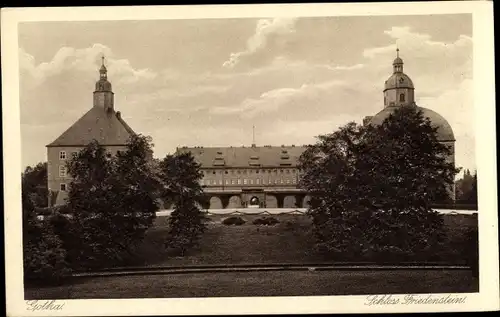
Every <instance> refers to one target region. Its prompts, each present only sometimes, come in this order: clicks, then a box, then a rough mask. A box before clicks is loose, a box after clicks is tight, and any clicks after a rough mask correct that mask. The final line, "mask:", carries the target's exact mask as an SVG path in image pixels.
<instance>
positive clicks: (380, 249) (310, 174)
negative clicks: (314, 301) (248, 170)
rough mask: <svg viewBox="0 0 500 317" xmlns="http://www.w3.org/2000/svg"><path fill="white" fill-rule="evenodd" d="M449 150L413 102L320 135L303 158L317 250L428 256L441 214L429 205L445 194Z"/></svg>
mask: <svg viewBox="0 0 500 317" xmlns="http://www.w3.org/2000/svg"><path fill="white" fill-rule="evenodd" d="M448 154H450V152H449V149H448V148H447V147H446V146H445V145H443V144H441V143H439V142H438V140H437V138H436V129H435V128H433V127H432V126H431V124H430V122H429V120H427V119H425V118H424V117H423V116H422V113H421V112H420V111H418V109H417V108H416V107H401V108H399V109H397V110H396V111H395V112H394V113H393V114H392V115H390V116H389V117H388V118H387V119H386V120H385V121H384V122H383V123H382V124H381V125H380V126H371V125H368V126H358V125H356V124H354V123H350V124H348V125H346V126H345V127H342V128H340V130H339V131H336V132H334V133H332V134H330V135H325V136H320V137H319V140H318V142H317V143H316V144H315V145H312V146H310V147H309V148H308V149H307V150H306V151H305V152H304V154H303V155H302V156H301V158H300V168H301V169H302V172H303V177H302V180H301V183H300V185H301V186H302V187H303V188H305V189H306V190H307V191H308V192H309V193H310V194H311V201H310V208H309V214H310V215H311V216H312V217H313V224H314V230H315V233H316V236H317V238H318V245H317V246H318V248H319V249H320V250H321V251H323V252H325V254H328V255H332V256H335V257H343V258H359V257H365V256H366V257H371V258H381V259H384V260H391V259H404V258H405V257H407V256H413V257H414V256H416V255H420V256H423V255H427V256H428V255H429V254H432V252H430V250H431V249H432V248H436V247H437V246H438V245H439V243H440V241H441V238H442V219H441V217H440V216H439V214H437V213H436V212H435V211H433V210H432V208H431V204H432V203H433V202H435V201H438V200H440V199H443V198H444V197H447V196H448V195H449V188H450V187H451V185H452V184H453V179H454V175H455V173H456V172H457V169H455V168H454V166H453V164H452V163H450V162H448V161H447V155H448Z"/></svg>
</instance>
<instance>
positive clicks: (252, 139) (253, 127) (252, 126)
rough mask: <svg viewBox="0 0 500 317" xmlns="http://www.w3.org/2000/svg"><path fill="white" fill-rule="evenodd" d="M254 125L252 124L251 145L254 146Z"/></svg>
mask: <svg viewBox="0 0 500 317" xmlns="http://www.w3.org/2000/svg"><path fill="white" fill-rule="evenodd" d="M255 146H256V145H255V125H253V126H252V147H255Z"/></svg>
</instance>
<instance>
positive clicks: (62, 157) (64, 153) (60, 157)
mask: <svg viewBox="0 0 500 317" xmlns="http://www.w3.org/2000/svg"><path fill="white" fill-rule="evenodd" d="M59 159H60V160H65V159H66V151H60V152H59Z"/></svg>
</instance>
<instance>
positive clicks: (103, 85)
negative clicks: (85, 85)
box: [95, 56, 113, 91]
mask: <svg viewBox="0 0 500 317" xmlns="http://www.w3.org/2000/svg"><path fill="white" fill-rule="evenodd" d="M95 90H96V91H112V90H113V89H112V87H111V83H110V82H109V81H108V69H107V68H106V66H105V65H104V56H103V57H102V65H101V68H100V69H99V80H98V81H97V82H96V83H95Z"/></svg>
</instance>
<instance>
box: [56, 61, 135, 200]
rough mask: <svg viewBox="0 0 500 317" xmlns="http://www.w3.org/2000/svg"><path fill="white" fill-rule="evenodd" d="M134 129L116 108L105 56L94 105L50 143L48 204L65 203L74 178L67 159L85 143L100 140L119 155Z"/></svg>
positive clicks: (112, 152)
mask: <svg viewBox="0 0 500 317" xmlns="http://www.w3.org/2000/svg"><path fill="white" fill-rule="evenodd" d="M133 134H135V132H134V131H133V130H132V129H131V128H130V127H129V126H128V124H127V123H126V122H125V121H124V120H123V118H122V117H121V114H120V112H119V111H118V112H116V111H115V108H114V93H113V90H112V87H111V83H110V82H109V81H108V75H107V69H106V66H105V65H104V57H103V58H102V66H101V68H100V70H99V80H98V81H97V82H96V84H95V91H94V104H93V107H92V108H90V110H89V111H87V113H85V114H84V115H83V116H82V117H81V118H80V119H79V120H77V121H76V122H75V123H74V124H73V125H72V126H71V127H69V129H67V130H66V131H65V132H64V133H63V134H61V135H60V136H59V137H58V138H57V139H56V140H55V141H54V142H52V143H50V144H48V145H47V163H48V164H47V165H48V167H47V181H48V189H49V198H48V199H49V206H52V205H59V204H63V203H64V201H65V199H66V198H67V197H68V194H67V192H68V187H69V184H70V182H71V178H70V176H69V175H68V171H67V167H66V162H67V160H68V159H69V158H71V156H72V155H74V154H76V153H77V152H78V151H80V150H81V149H83V148H84V147H85V146H86V145H88V144H89V143H91V142H92V140H97V141H98V142H99V144H101V145H103V146H104V147H105V148H106V150H107V151H108V152H110V153H111V154H116V152H117V151H120V150H123V149H125V148H126V144H127V141H128V139H129V138H130V136H131V135H133Z"/></svg>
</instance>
